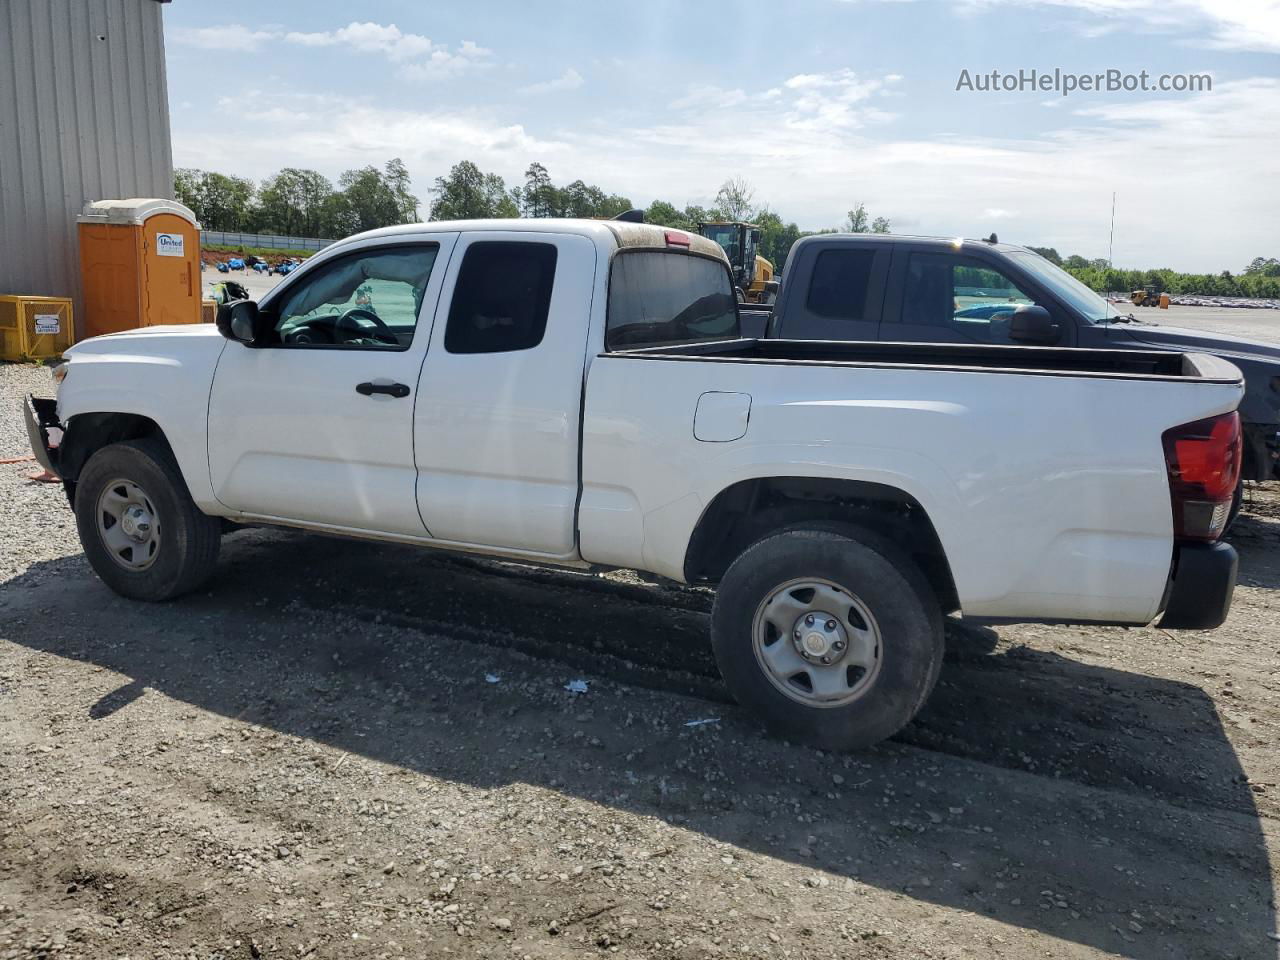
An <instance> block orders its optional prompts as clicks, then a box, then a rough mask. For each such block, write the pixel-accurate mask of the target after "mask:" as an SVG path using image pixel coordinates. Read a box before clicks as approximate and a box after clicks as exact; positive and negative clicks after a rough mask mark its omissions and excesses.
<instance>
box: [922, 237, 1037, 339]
mask: <svg viewBox="0 0 1280 960" xmlns="http://www.w3.org/2000/svg"><path fill="white" fill-rule="evenodd" d="M1032 303H1035V300H1034V298H1032V297H1031V296H1030V295H1028V294H1027V293H1025V292H1024V291H1023V290H1021V289H1020V288H1019V287H1018V286H1017V284H1015V283H1014V282H1013V281H1012V280H1010V279H1009V278H1008V277H1006V276H1005V275H1004V274H1003V273H1001V272H1000V271H999V270H996V269H994V268H992V267H990V266H988V265H987V264H985V263H983V262H982V261H980V260H974V259H971V258H968V257H959V256H951V255H948V254H934V253H913V254H911V259H910V260H909V261H908V263H907V279H906V288H905V290H904V291H903V300H902V322H903V323H904V324H916V325H921V326H936V327H947V328H950V330H951V331H952V332H953V333H955V334H957V335H958V337H957V338H958V339H960V340H965V341H972V342H976V343H1013V342H1014V340H1013V339H1012V338H1011V337H1010V336H1009V328H1010V321H1011V320H1012V319H1013V313H1014V311H1015V310H1016V309H1017V308H1018V307H1020V306H1025V305H1028V304H1032ZM940 339H942V338H941V337H940ZM946 339H951V338H946Z"/></svg>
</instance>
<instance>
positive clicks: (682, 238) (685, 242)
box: [667, 230, 692, 247]
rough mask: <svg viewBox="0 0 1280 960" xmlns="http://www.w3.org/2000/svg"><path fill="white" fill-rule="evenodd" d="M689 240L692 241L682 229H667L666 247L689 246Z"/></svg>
mask: <svg viewBox="0 0 1280 960" xmlns="http://www.w3.org/2000/svg"><path fill="white" fill-rule="evenodd" d="M690 242H692V238H691V237H690V236H689V235H688V234H687V233H685V232H684V231H683V230H668V231H667V246H668V247H687V246H689V244H690Z"/></svg>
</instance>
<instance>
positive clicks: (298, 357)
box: [209, 234, 457, 536]
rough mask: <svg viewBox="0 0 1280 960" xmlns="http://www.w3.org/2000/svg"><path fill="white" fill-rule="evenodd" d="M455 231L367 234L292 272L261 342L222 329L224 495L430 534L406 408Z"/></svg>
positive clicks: (214, 399) (212, 416)
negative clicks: (365, 239)
mask: <svg viewBox="0 0 1280 960" xmlns="http://www.w3.org/2000/svg"><path fill="white" fill-rule="evenodd" d="M456 240H457V234H432V235H431V240H430V241H429V242H427V241H422V242H418V241H414V242H404V241H402V242H399V243H395V244H388V243H387V242H386V241H382V242H380V243H378V242H373V243H372V244H371V245H365V246H362V247H360V248H358V249H357V250H355V251H353V252H350V253H341V254H338V255H336V256H333V257H330V258H327V259H326V260H325V262H324V263H322V264H317V265H316V266H315V267H312V268H310V269H308V270H306V271H305V272H302V273H299V274H298V275H297V277H296V278H293V279H290V280H288V281H286V282H285V283H284V284H283V285H282V287H281V289H280V290H279V291H278V292H276V293H274V294H273V295H272V296H271V297H269V298H268V299H267V301H266V302H265V303H264V305H263V308H262V309H263V312H264V313H265V314H266V315H267V319H268V321H269V322H270V323H271V329H270V332H269V333H268V340H269V341H270V342H269V343H268V344H266V345H264V346H261V347H246V346H244V345H242V344H239V343H230V344H228V345H227V347H226V349H225V350H224V351H223V353H222V357H221V359H220V360H219V362H218V369H217V372H216V374H215V376H214V382H213V391H212V394H211V396H210V401H209V468H210V476H211V479H212V481H213V488H214V492H215V494H216V495H217V497H218V499H219V500H220V501H221V502H222V503H224V504H226V505H227V506H228V507H232V508H234V509H236V510H240V511H242V512H244V513H246V514H251V515H254V516H261V517H269V518H274V519H283V520H292V521H297V522H302V523H308V524H317V525H325V526H334V527H342V528H347V529H351V530H367V531H373V532H379V533H391V534H407V535H411V536H427V535H428V531H427V530H426V528H425V527H424V526H423V522H422V518H421V516H420V515H419V513H418V508H417V503H416V499H415V495H414V486H415V468H414V461H413V410H414V405H415V403H417V401H418V397H417V383H418V374H419V371H420V370H421V368H422V360H423V356H424V355H425V354H426V350H427V342H428V340H429V339H430V335H431V320H432V317H433V316H434V313H435V308H436V304H437V301H438V300H439V297H440V287H441V280H442V277H443V276H444V274H445V267H446V266H447V264H448V260H449V254H450V252H451V251H452V249H453V246H454V243H455V242H456Z"/></svg>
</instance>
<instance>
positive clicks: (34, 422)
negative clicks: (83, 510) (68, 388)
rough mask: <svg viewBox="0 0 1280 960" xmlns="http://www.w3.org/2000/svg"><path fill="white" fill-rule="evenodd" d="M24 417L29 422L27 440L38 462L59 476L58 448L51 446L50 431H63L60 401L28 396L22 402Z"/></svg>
mask: <svg viewBox="0 0 1280 960" xmlns="http://www.w3.org/2000/svg"><path fill="white" fill-rule="evenodd" d="M22 415H23V418H24V419H25V420H26V421H27V438H28V439H29V440H30V441H31V452H32V453H34V454H35V457H36V462H37V463H39V464H40V466H42V467H44V468H45V469H46V470H48V471H49V472H50V473H55V474H58V476H61V474H60V473H58V448H57V447H51V446H49V431H50V430H53V429H61V428H62V424H60V423H59V422H58V401H56V400H51V399H49V398H48V397H37V396H33V395H32V394H27V396H26V397H25V398H24V399H23V402H22Z"/></svg>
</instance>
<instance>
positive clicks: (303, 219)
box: [254, 167, 333, 237]
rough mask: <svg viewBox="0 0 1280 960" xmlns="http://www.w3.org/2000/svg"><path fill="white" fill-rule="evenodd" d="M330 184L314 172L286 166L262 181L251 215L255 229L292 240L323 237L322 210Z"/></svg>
mask: <svg viewBox="0 0 1280 960" xmlns="http://www.w3.org/2000/svg"><path fill="white" fill-rule="evenodd" d="M332 193H333V184H331V183H330V182H329V180H328V178H326V177H325V176H323V175H322V174H320V173H317V172H316V171H315V170H302V169H299V168H297V167H285V168H284V169H283V170H281V171H280V172H279V173H277V174H276V175H275V176H272V177H268V178H267V179H266V180H264V181H262V186H261V188H260V189H259V190H258V204H257V208H256V210H255V214H254V220H255V221H256V229H257V230H258V231H259V232H262V233H279V234H283V235H285V236H291V237H319V236H323V233H324V227H326V226H327V224H326V222H325V216H324V211H325V207H326V204H327V202H328V199H329V197H330V195H332Z"/></svg>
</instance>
